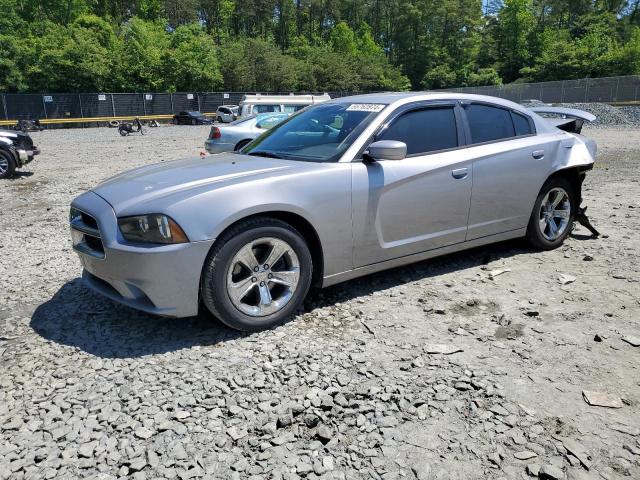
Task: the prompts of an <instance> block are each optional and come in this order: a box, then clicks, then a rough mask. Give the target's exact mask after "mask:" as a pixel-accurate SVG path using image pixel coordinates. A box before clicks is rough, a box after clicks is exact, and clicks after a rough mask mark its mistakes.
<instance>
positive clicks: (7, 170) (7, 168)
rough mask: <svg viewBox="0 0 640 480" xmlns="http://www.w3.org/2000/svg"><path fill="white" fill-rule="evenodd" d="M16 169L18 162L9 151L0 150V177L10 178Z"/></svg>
mask: <svg viewBox="0 0 640 480" xmlns="http://www.w3.org/2000/svg"><path fill="white" fill-rule="evenodd" d="M15 171H16V162H15V160H14V159H13V157H12V155H11V154H10V153H9V152H6V151H4V150H0V178H10V177H12V176H13V174H14V173H15Z"/></svg>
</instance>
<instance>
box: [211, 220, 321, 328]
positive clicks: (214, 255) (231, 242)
mask: <svg viewBox="0 0 640 480" xmlns="http://www.w3.org/2000/svg"><path fill="white" fill-rule="evenodd" d="M312 270H313V264H312V260H311V253H310V252H309V248H308V247H307V244H306V243H305V241H304V238H303V237H302V236H301V235H300V233H298V231H297V230H295V229H294V228H293V227H292V226H290V225H289V224H287V223H285V222H282V221H280V220H277V219H273V218H255V219H249V220H245V221H243V222H241V223H239V224H238V225H236V226H235V227H232V228H231V229H230V230H228V231H227V232H226V233H225V234H223V235H222V237H221V238H220V239H219V241H218V242H217V243H216V245H215V246H214V248H213V250H212V251H211V253H210V254H209V256H208V258H207V261H206V263H205V266H204V270H203V274H202V283H201V292H202V299H203V301H204V304H205V306H206V307H207V308H208V310H209V311H210V312H211V313H212V314H213V315H214V316H216V317H217V318H218V319H220V320H221V321H222V322H223V323H225V324H226V325H228V326H229V327H231V328H235V329H237V330H242V331H246V332H251V331H258V330H263V329H266V328H270V327H272V326H274V325H278V324H280V323H283V322H285V321H286V320H288V319H289V318H290V317H291V315H292V314H293V313H294V312H295V311H296V310H297V309H298V308H299V307H300V305H301V304H302V302H303V300H304V298H305V296H306V295H307V292H308V291H309V286H310V285H311V276H312Z"/></svg>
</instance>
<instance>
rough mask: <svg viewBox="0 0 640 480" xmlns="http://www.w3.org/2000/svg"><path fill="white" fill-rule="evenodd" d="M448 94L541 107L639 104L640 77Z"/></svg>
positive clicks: (535, 84) (552, 83) (473, 90)
mask: <svg viewBox="0 0 640 480" xmlns="http://www.w3.org/2000/svg"><path fill="white" fill-rule="evenodd" d="M449 90H450V91H455V92H461V93H475V94H480V95H492V96H494V97H501V98H505V99H508V100H512V101H514V102H523V101H526V100H540V101H542V102H545V103H592V102H599V103H614V104H615V103H633V102H640V75H628V76H624V77H605V78H583V79H580V80H559V81H554V82H540V83H512V84H508V85H495V86H487V87H464V88H453V89H449Z"/></svg>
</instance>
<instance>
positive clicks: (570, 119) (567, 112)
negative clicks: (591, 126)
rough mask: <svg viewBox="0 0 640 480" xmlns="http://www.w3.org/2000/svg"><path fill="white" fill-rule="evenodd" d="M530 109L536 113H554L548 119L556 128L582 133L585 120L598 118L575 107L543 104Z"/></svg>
mask: <svg viewBox="0 0 640 480" xmlns="http://www.w3.org/2000/svg"><path fill="white" fill-rule="evenodd" d="M529 110H531V111H532V112H535V113H541V114H545V113H546V114H549V115H554V117H552V118H546V120H547V121H548V122H550V123H551V124H552V125H553V126H555V127H556V128H559V129H560V130H564V131H565V132H570V133H580V132H581V131H582V126H583V125H584V122H593V121H594V120H595V119H596V116H595V115H592V114H591V113H589V112H585V111H584V110H578V109H575V108H562V107H547V106H543V107H529Z"/></svg>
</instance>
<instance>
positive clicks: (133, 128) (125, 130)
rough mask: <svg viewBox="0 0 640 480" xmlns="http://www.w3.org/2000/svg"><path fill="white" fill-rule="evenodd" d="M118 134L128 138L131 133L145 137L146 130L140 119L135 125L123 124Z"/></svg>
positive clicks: (134, 122) (136, 120)
mask: <svg viewBox="0 0 640 480" xmlns="http://www.w3.org/2000/svg"><path fill="white" fill-rule="evenodd" d="M118 133H119V134H120V135H121V136H123V137H126V136H127V135H129V134H130V133H139V134H140V135H144V133H145V132H144V128H142V122H140V119H138V118H136V119H135V120H134V121H133V123H128V122H127V123H121V124H120V126H119V127H118Z"/></svg>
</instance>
